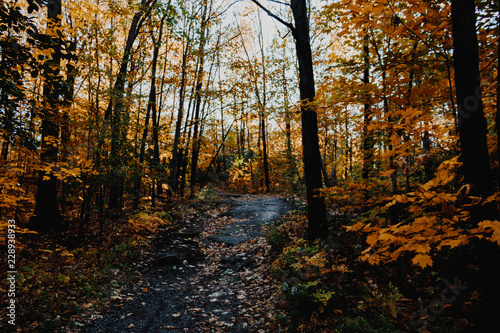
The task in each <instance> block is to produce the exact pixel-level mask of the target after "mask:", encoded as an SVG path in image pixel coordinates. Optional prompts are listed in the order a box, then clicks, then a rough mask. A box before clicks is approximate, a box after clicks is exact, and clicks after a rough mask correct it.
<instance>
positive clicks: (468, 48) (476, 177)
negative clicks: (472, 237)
mask: <svg viewBox="0 0 500 333" xmlns="http://www.w3.org/2000/svg"><path fill="white" fill-rule="evenodd" d="M451 17H452V29H453V48H454V52H453V55H454V60H455V85H456V92H457V104H458V130H459V140H460V150H461V159H462V162H463V166H462V170H461V172H462V174H463V175H464V181H465V182H466V183H467V184H470V185H472V189H471V192H470V193H471V195H472V196H475V197H479V198H483V199H486V198H488V197H489V196H491V195H492V194H493V193H494V185H493V184H494V183H493V176H492V173H491V168H490V162H489V155H488V147H487V142H486V134H487V124H486V119H485V117H484V113H483V104H482V96H481V85H480V73H479V51H478V41H477V33H476V13H475V3H474V0H452V2H451ZM497 218H498V212H497V207H496V203H495V201H493V202H491V203H489V204H486V205H477V206H476V207H474V208H472V209H471V219H472V223H474V224H475V223H478V222H480V221H482V220H496V219H497ZM498 252H499V251H498V246H496V245H495V244H493V243H491V242H487V243H486V242H480V243H479V244H478V256H479V271H480V275H481V286H482V288H483V290H482V300H483V309H482V312H483V314H484V320H483V327H482V328H481V330H482V331H483V332H494V331H496V330H498V322H497V321H498V318H497V317H498V311H497V307H496V306H494V304H497V303H498V300H499V299H500V286H499V284H498V281H500V266H499V265H498V262H499V253H498Z"/></svg>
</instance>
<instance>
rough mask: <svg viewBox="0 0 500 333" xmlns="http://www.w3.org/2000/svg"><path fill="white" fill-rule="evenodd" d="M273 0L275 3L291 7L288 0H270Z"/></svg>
mask: <svg viewBox="0 0 500 333" xmlns="http://www.w3.org/2000/svg"><path fill="white" fill-rule="evenodd" d="M269 1H271V2H274V3H277V4H278V5H283V6H288V7H290V4H289V3H286V2H281V1H278V0H269Z"/></svg>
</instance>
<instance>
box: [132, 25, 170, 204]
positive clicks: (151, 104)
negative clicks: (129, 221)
mask: <svg viewBox="0 0 500 333" xmlns="http://www.w3.org/2000/svg"><path fill="white" fill-rule="evenodd" d="M165 18H166V16H163V17H162V19H161V22H160V28H159V29H160V31H159V33H158V39H157V40H155V38H154V36H152V39H153V45H154V50H153V59H152V68H151V86H150V90H149V98H148V105H147V110H146V119H145V120H144V129H143V132H142V139H141V147H140V151H139V174H138V176H137V179H136V181H135V184H134V192H135V198H134V205H133V209H134V210H136V209H137V208H139V201H140V197H141V183H142V172H143V163H144V155H145V152H146V141H147V137H148V127H149V118H150V116H151V111H152V113H153V115H152V118H153V137H154V131H155V127H156V68H157V64H158V53H159V51H160V42H161V39H162V33H163V23H164V21H165ZM156 134H157V135H158V129H156ZM153 141H154V138H153Z"/></svg>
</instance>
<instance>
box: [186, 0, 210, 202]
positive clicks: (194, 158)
mask: <svg viewBox="0 0 500 333" xmlns="http://www.w3.org/2000/svg"><path fill="white" fill-rule="evenodd" d="M207 12H208V1H207V0H205V2H204V4H203V14H202V21H201V29H200V38H201V39H200V46H199V50H198V57H199V60H198V61H199V64H200V67H199V69H198V73H197V76H196V91H195V100H196V107H195V112H194V131H193V132H194V133H193V150H192V154H191V183H190V188H191V194H194V191H195V186H196V182H197V179H196V174H197V170H198V157H199V154H200V145H201V142H200V141H201V140H200V135H199V134H200V108H201V90H202V87H203V77H204V64H205V45H206V38H207V37H206V35H208V32H207V29H208V19H207Z"/></svg>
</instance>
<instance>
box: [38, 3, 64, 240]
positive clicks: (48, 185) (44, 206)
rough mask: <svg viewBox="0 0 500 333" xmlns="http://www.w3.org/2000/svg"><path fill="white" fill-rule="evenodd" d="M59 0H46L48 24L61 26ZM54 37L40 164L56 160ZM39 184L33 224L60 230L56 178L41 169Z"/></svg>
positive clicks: (58, 91) (57, 59) (58, 53)
mask: <svg viewBox="0 0 500 333" xmlns="http://www.w3.org/2000/svg"><path fill="white" fill-rule="evenodd" d="M61 5H62V4H61V0H50V1H48V2H47V9H48V10H47V12H48V19H49V23H48V28H49V29H60V28H61ZM53 40H54V41H55V43H54V45H51V48H52V60H50V61H49V62H48V66H47V68H46V72H45V86H44V88H43V95H44V96H43V97H44V102H43V104H44V105H43V110H42V111H41V117H42V151H41V153H40V158H41V161H42V164H44V165H50V164H51V163H55V162H57V154H58V143H57V140H58V138H59V124H58V121H59V119H58V118H59V115H58V111H59V107H60V103H59V102H58V100H59V96H60V95H61V85H62V83H61V82H59V80H60V77H59V66H60V63H61V41H60V40H59V38H53ZM39 177H40V178H39V180H38V188H37V192H36V205H35V211H34V213H33V216H32V218H31V221H30V222H31V223H32V224H33V226H32V228H33V229H34V230H38V231H55V230H60V229H61V227H62V224H63V218H62V216H61V213H60V211H59V205H58V198H57V179H56V177H55V176H54V175H53V174H52V172H45V171H40V175H39Z"/></svg>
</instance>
